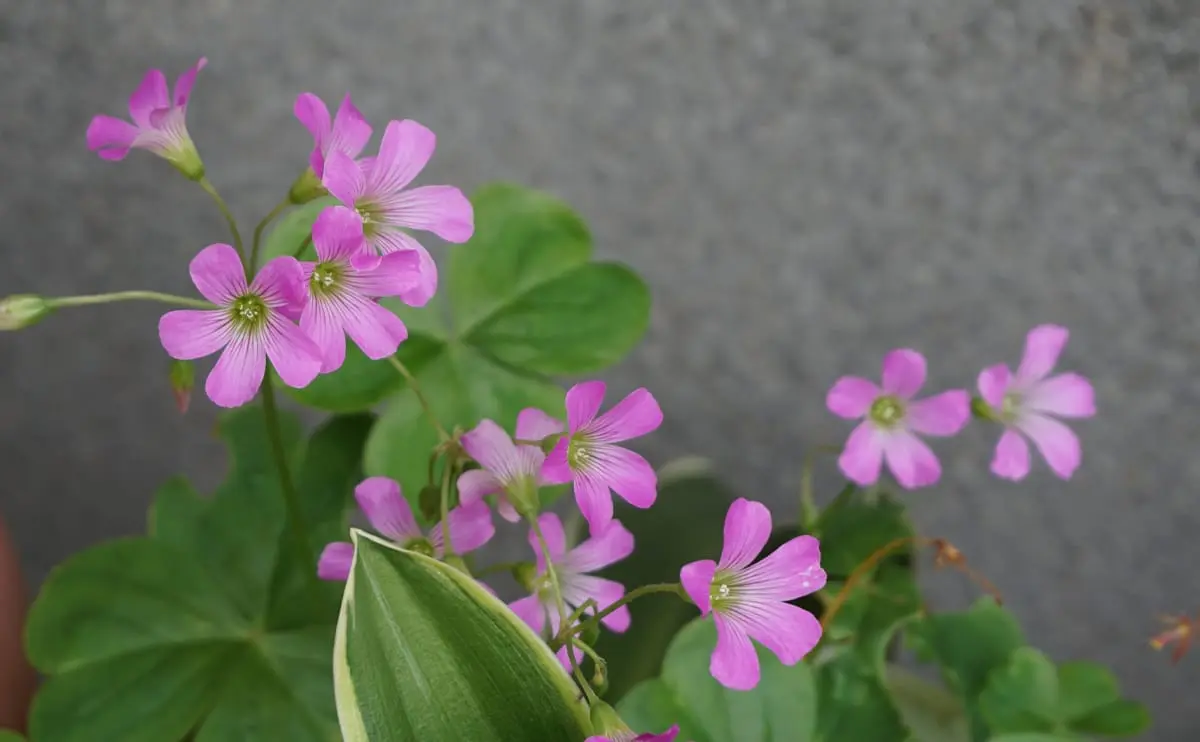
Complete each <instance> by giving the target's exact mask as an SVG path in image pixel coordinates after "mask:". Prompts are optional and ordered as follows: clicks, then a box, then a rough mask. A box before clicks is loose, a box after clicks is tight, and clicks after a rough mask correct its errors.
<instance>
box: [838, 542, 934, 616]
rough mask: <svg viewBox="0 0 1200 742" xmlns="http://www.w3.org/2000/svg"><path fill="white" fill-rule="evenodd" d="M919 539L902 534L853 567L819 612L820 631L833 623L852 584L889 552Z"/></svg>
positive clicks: (852, 586)
mask: <svg viewBox="0 0 1200 742" xmlns="http://www.w3.org/2000/svg"><path fill="white" fill-rule="evenodd" d="M920 541H921V539H920V538H919V537H914V536H904V537H901V538H897V539H892V540H891V541H889V542H887V543H886V544H884V545H883V546H881V547H879V548H878V549H876V550H875V551H874V552H872V554H871V556H869V557H867V558H866V559H864V560H863V562H862V564H860V565H858V566H857V567H855V568H854V571H853V572H851V573H850V576H849V577H847V578H846V582H845V583H844V584H843V585H842V589H841V590H839V591H838V593H837V596H836V597H834V599H833V601H832V602H831V603H830V604H829V607H828V608H826V609H825V611H824V613H822V614H821V631H822V633H824V632H825V631H826V630H827V629H828V628H829V625H830V624H831V623H833V617H834V616H836V615H837V614H838V611H840V610H841V609H842V606H843V605H845V603H846V598H847V597H849V596H850V591H851V590H853V589H854V586H855V585H857V584H858V583H859V582H860V581H861V580H862V579H863V577H864V576H866V575H867V574H868V573H869V572H870V571H871V570H872V569H874V568H875V567H876V565H878V564H879V563H880V562H881V561H883V560H884V559H885V558H887V557H889V556H891V554H892V553H893V552H894V551H896V550H897V549H901V548H903V547H905V546H908V545H910V544H917V543H920Z"/></svg>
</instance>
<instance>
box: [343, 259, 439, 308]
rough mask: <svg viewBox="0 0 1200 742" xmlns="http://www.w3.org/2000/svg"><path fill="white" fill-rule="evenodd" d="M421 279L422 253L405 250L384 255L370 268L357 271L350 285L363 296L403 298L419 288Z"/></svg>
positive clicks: (351, 278)
mask: <svg viewBox="0 0 1200 742" xmlns="http://www.w3.org/2000/svg"><path fill="white" fill-rule="evenodd" d="M358 254H361V253H358ZM421 280H422V278H421V256H420V254H418V253H416V252H412V251H405V252H394V253H389V254H387V255H384V256H382V257H381V258H380V259H379V261H378V263H377V264H376V265H375V267H374V268H372V269H370V270H365V271H363V270H358V271H356V272H355V274H354V275H353V276H351V277H350V280H349V282H348V285H349V286H350V287H352V288H353V289H354V290H355V291H357V292H358V293H360V294H362V295H363V296H370V297H380V296H399V297H401V298H403V297H405V296H408V295H410V294H411V292H412V291H414V290H417V289H419V288H420V285H421Z"/></svg>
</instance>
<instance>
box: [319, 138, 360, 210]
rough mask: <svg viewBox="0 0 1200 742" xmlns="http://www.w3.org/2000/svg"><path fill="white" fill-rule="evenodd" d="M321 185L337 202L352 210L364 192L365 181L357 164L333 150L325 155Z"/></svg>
mask: <svg viewBox="0 0 1200 742" xmlns="http://www.w3.org/2000/svg"><path fill="white" fill-rule="evenodd" d="M321 185H323V186H325V190H327V191H329V193H330V195H332V196H333V197H334V198H336V199H337V200H338V201H341V202H342V203H343V204H345V205H346V206H349V207H351V208H353V207H354V206H355V205H356V204H355V202H356V201H357V200H358V199H359V198H360V197H361V196H362V195H363V192H364V191H365V190H366V187H367V181H366V179H365V178H364V177H363V172H362V167H361V166H359V164H358V163H357V162H355V161H354V160H352V159H350V156H349V155H347V154H346V153H345V152H338V151H336V150H334V151H331V152H327V153H326V155H325V173H324V174H323V175H322V176H321Z"/></svg>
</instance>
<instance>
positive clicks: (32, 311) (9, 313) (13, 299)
mask: <svg viewBox="0 0 1200 742" xmlns="http://www.w3.org/2000/svg"><path fill="white" fill-rule="evenodd" d="M53 309H54V307H53V306H52V305H51V304H50V302H48V301H46V300H45V299H43V298H42V297H40V296H34V295H33V294H18V295H16V296H9V297H7V298H5V299H2V300H0V330H23V329H25V328H26V327H29V326H30V325H33V324H36V323H37V322H39V321H41V319H42V318H43V317H45V316H46V315H47V314H50V312H51V310H53Z"/></svg>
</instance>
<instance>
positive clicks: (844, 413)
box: [825, 376, 881, 420]
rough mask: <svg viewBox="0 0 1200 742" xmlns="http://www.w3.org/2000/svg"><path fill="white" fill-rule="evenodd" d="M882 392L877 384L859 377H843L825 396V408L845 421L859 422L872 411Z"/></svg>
mask: <svg viewBox="0 0 1200 742" xmlns="http://www.w3.org/2000/svg"><path fill="white" fill-rule="evenodd" d="M880 393H881V390H880V389H879V387H878V386H876V385H875V382H873V381H868V380H867V379H863V378H860V377H858V376H843V377H842V378H840V379H838V380H837V382H835V383H834V385H833V388H832V389H830V390H829V393H828V394H826V395H825V407H826V408H828V409H829V411H830V412H832V413H833V414H835V415H837V416H838V417H840V418H843V419H845V420H857V419H859V418H860V417H863V416H864V415H866V414H867V412H868V411H869V410H870V409H871V404H872V403H873V402H874V401H875V400H876V398H878V397H879V395H880Z"/></svg>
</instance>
